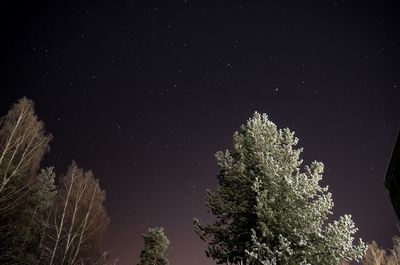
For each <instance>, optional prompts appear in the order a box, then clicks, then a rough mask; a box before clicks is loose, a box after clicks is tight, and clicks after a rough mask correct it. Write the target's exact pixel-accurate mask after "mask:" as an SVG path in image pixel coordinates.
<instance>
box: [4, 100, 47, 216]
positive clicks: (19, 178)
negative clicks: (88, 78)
mask: <svg viewBox="0 0 400 265" xmlns="http://www.w3.org/2000/svg"><path fill="white" fill-rule="evenodd" d="M50 139H51V136H50V135H46V134H45V132H44V124H43V122H41V121H39V120H38V117H37V116H36V114H35V112H34V104H33V102H32V101H31V100H28V99H27V98H22V99H20V100H19V101H18V103H16V104H14V106H13V107H12V108H11V109H10V111H9V112H8V114H7V115H6V116H4V117H2V118H1V120H0V216H2V215H5V213H6V212H7V211H10V210H11V209H13V208H15V207H16V206H17V205H19V204H18V203H19V202H20V201H21V200H22V198H23V197H24V195H25V194H26V191H27V189H28V184H29V181H31V180H32V179H33V178H34V177H35V176H36V173H37V170H38V169H39V162H40V160H41V159H42V157H43V154H44V153H45V152H46V150H47V149H48V143H49V141H50Z"/></svg>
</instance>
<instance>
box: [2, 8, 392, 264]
mask: <svg viewBox="0 0 400 265" xmlns="http://www.w3.org/2000/svg"><path fill="white" fill-rule="evenodd" d="M56 2H57V3H56ZM282 2H283V1H276V2H274V1H191V0H186V1H184V0H182V1H159V2H153V1H126V0H123V1H119V0H113V1H101V0H98V1H51V2H50V1H49V2H47V3H46V1H25V2H23V1H11V0H8V1H5V3H4V1H3V4H2V7H1V42H0V47H1V51H2V55H1V63H0V64H1V79H0V80H1V83H0V85H1V95H0V111H1V115H4V114H5V113H6V111H7V110H8V108H9V107H10V105H11V104H12V103H14V102H16V100H17V99H18V98H20V97H22V96H27V97H28V98H31V99H33V100H34V101H35V103H36V111H37V113H38V115H39V117H40V119H42V120H43V121H45V123H46V128H47V131H49V132H51V133H52V134H53V135H54V140H53V141H52V142H51V152H50V153H49V154H48V155H47V156H46V158H45V160H44V161H43V166H46V165H54V166H55V169H56V172H57V174H58V175H62V174H63V173H65V172H66V170H67V166H68V165H69V164H70V163H71V161H72V160H73V159H74V160H75V161H76V162H77V163H78V165H79V166H81V167H83V168H85V169H92V170H93V171H94V174H95V176H96V177H98V178H99V179H100V182H101V185H102V187H103V188H104V189H105V190H106V192H107V203H106V204H107V209H108V211H109V215H110V217H111V223H110V225H109V227H108V230H107V232H106V235H105V237H104V248H105V249H108V250H110V251H111V252H112V254H113V255H114V256H119V257H120V261H121V263H120V264H121V265H133V264H135V263H136V262H137V261H138V256H139V253H140V250H141V249H142V247H143V240H142V238H141V234H143V233H145V232H146V231H147V229H148V227H151V226H164V227H165V230H166V234H167V236H168V237H169V238H170V240H171V245H170V249H169V251H168V259H169V260H170V263H171V264H172V265H187V264H191V265H200V264H201V265H209V264H214V262H213V261H212V260H211V259H207V258H206V257H205V254H204V250H205V248H206V244H205V243H203V242H202V241H200V239H198V238H197V236H196V235H195V233H194V232H193V227H192V218H193V217H198V218H200V219H201V220H203V221H206V222H207V221H210V220H211V217H210V216H208V215H207V213H206V209H205V203H204V196H205V190H206V189H207V188H211V189H212V188H215V186H216V175H217V173H218V171H217V167H216V162H215V159H214V154H215V152H216V151H218V150H223V149H226V148H229V147H230V143H231V137H232V134H233V132H234V131H235V130H237V129H239V126H240V125H241V124H242V123H244V122H245V121H246V120H247V119H248V118H249V117H251V115H252V113H253V112H254V111H258V112H262V113H264V112H265V113H267V114H268V115H269V117H270V119H271V120H272V121H274V122H275V123H276V124H277V125H278V126H279V127H281V128H282V127H289V128H290V129H292V130H294V131H295V132H296V135H297V136H298V137H299V138H300V145H301V146H303V147H304V153H303V159H304V161H305V162H306V163H308V162H310V161H312V160H318V161H322V162H324V163H325V169H326V171H325V174H324V180H323V184H327V185H329V187H330V191H331V192H332V193H333V200H334V202H335V207H334V213H335V214H334V217H338V216H339V215H342V214H345V213H351V214H352V215H353V219H354V221H355V222H356V225H357V226H358V227H359V229H360V231H359V233H358V236H360V237H362V238H363V239H365V240H366V241H371V240H376V241H377V242H378V243H379V244H381V245H383V246H386V247H389V246H391V237H392V236H393V235H395V234H396V233H397V234H399V232H398V230H397V228H396V217H395V213H394V211H393V209H392V206H391V204H390V201H389V199H388V195H387V192H386V190H385V189H384V186H383V180H384V176H385V173H386V169H387V166H388V163H389V159H390V156H391V152H392V148H393V146H394V143H395V138H396V135H397V131H398V129H399V124H400V115H399V114H400V109H399V105H400V104H399V103H400V102H399V99H400V15H399V14H400V7H399V6H398V5H396V4H394V3H392V2H389V1H347V0H345V1H292V4H284V3H282ZM300 2H301V3H300ZM293 3H296V4H293Z"/></svg>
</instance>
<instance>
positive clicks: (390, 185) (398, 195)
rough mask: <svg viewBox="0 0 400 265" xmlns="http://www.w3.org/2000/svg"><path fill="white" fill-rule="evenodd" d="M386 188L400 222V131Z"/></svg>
mask: <svg viewBox="0 0 400 265" xmlns="http://www.w3.org/2000/svg"><path fill="white" fill-rule="evenodd" d="M385 187H386V189H387V190H388V192H389V197H390V200H391V202H392V205H393V208H394V211H395V212H396V215H397V218H398V219H399V220H400V131H399V132H398V133H397V140H396V144H395V145H394V149H393V153H392V158H391V159H390V163H389V167H388V170H387V173H386V177H385Z"/></svg>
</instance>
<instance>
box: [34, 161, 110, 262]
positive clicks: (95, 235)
mask: <svg viewBox="0 0 400 265" xmlns="http://www.w3.org/2000/svg"><path fill="white" fill-rule="evenodd" d="M104 200H105V193H104V191H103V190H101V188H100V186H99V182H98V180H97V179H95V178H94V177H93V174H92V172H91V171H86V172H85V171H83V170H82V169H79V168H78V167H77V165H76V164H75V163H73V164H72V165H71V166H70V167H69V169H68V172H67V174H66V175H65V176H63V177H62V179H61V182H60V186H59V190H58V194H57V196H56V198H55V200H54V204H53V208H52V211H51V213H50V219H49V225H48V228H47V229H46V232H45V236H44V239H43V242H42V253H41V254H42V257H41V260H42V263H43V264H47V265H75V264H89V263H90V262H93V260H95V259H96V258H97V256H98V255H99V252H98V244H99V241H100V239H101V235H102V234H103V232H104V230H105V228H106V226H107V224H108V217H107V212H106V209H105V207H104V205H103V203H104Z"/></svg>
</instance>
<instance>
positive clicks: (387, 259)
mask: <svg viewBox="0 0 400 265" xmlns="http://www.w3.org/2000/svg"><path fill="white" fill-rule="evenodd" d="M362 264H363V265H399V264H400V238H399V237H394V238H393V249H391V250H389V251H386V250H385V249H383V248H381V247H379V246H378V244H377V243H376V242H375V241H372V243H371V244H369V245H368V249H367V252H366V253H365V255H364V258H363V260H362Z"/></svg>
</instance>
